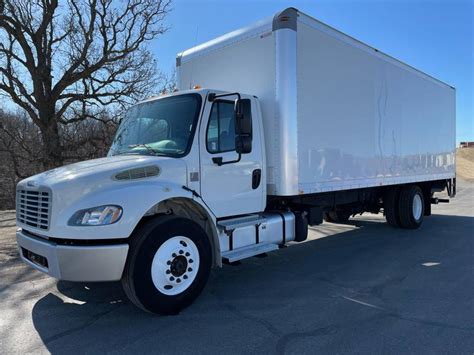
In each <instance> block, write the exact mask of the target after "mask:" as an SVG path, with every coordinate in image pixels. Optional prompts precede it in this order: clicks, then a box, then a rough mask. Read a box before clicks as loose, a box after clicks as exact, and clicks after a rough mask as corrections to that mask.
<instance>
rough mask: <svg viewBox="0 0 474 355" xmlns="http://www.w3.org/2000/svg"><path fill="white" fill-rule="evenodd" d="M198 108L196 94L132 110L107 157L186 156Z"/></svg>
mask: <svg viewBox="0 0 474 355" xmlns="http://www.w3.org/2000/svg"><path fill="white" fill-rule="evenodd" d="M200 108H201V96H200V95H198V94H185V95H180V96H171V97H167V98H163V99H159V100H155V101H150V102H144V103H141V104H138V105H136V106H133V107H132V108H131V109H130V110H129V111H128V112H127V113H126V115H125V118H124V119H123V121H122V123H121V124H120V126H119V128H118V130H117V134H116V135H115V138H114V141H113V142H112V146H111V148H110V152H109V155H119V154H144V155H160V156H170V157H182V156H184V155H186V154H187V153H188V151H189V149H190V148H191V144H192V141H193V134H194V131H195V127H196V122H197V120H198V116H199V111H200Z"/></svg>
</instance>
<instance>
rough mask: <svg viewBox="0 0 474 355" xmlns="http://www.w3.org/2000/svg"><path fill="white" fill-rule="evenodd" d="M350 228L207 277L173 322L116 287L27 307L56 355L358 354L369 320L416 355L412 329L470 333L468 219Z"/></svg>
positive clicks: (74, 287) (473, 225) (69, 292)
mask: <svg viewBox="0 0 474 355" xmlns="http://www.w3.org/2000/svg"><path fill="white" fill-rule="evenodd" d="M348 225H349V227H352V228H353V229H351V230H349V231H342V232H338V231H341V229H343V228H344V226H339V225H335V224H327V223H325V224H323V225H322V226H318V227H316V228H315V229H316V230H318V231H319V230H322V231H323V233H327V234H328V235H330V237H327V238H320V239H315V240H310V241H307V242H305V243H299V244H294V245H291V246H290V247H288V248H286V249H284V250H280V251H279V252H275V253H272V254H269V255H268V257H266V258H251V259H248V260H244V261H243V262H242V264H241V265H239V266H224V268H223V269H222V270H215V271H213V273H212V274H211V277H210V280H209V283H208V285H207V287H206V288H205V290H204V292H203V294H202V295H201V296H200V297H199V298H198V300H197V301H196V302H195V303H194V304H193V305H191V307H190V308H188V309H186V310H184V311H183V312H181V314H179V315H177V316H171V317H160V316H155V315H152V314H148V313H145V312H143V311H141V310H139V309H137V308H135V307H134V306H133V305H132V304H131V303H130V302H129V301H128V300H127V298H126V296H125V294H124V293H123V291H122V289H121V285H120V283H71V282H64V281H60V282H58V283H57V291H58V292H57V294H55V293H49V294H47V295H46V296H44V297H43V298H41V299H40V300H39V301H38V302H37V303H36V304H35V305H34V308H33V311H32V320H33V324H34V327H35V329H36V331H37V332H38V334H39V336H40V337H41V339H42V341H43V343H44V345H45V346H46V347H47V349H48V350H49V351H50V352H52V353H56V352H62V353H64V352H66V351H73V352H99V351H100V352H102V351H127V352H134V351H147V352H149V351H158V349H159V351H160V352H165V353H169V352H217V351H219V350H221V351H226V350H227V351H229V352H236V351H237V352H238V351H239V349H243V348H242V346H244V345H245V348H246V349H249V350H251V351H272V352H275V351H278V352H285V351H296V350H297V348H295V346H297V345H298V344H300V341H306V342H310V343H311V349H312V350H313V351H317V350H318V347H317V344H320V343H321V342H320V341H319V340H318V339H319V338H321V337H324V339H325V340H324V342H323V343H324V344H326V343H327V341H329V340H330V341H331V344H333V345H334V346H335V347H336V348H326V350H331V351H334V350H340V351H342V350H343V348H340V349H338V348H337V346H339V345H338V342H339V341H342V339H344V337H345V334H346V335H347V334H351V337H350V340H346V344H345V346H347V341H350V342H354V344H353V346H357V345H358V344H357V343H358V342H360V341H362V340H361V339H360V338H359V337H358V335H360V337H363V336H364V334H365V332H369V333H370V327H374V326H372V325H368V324H367V323H365V325H364V326H363V327H361V326H360V324H361V323H364V322H366V321H367V319H368V318H371V317H374V319H376V320H377V322H376V328H375V329H373V331H374V332H375V333H380V332H382V330H381V329H383V332H385V336H386V337H394V338H396V337H398V336H399V335H397V334H391V332H395V331H396V330H395V329H396V328H394V327H392V326H389V327H385V326H384V323H383V322H388V321H390V320H391V322H408V323H407V324H408V325H406V326H405V328H406V329H405V330H404V334H405V335H404V337H405V341H406V342H407V344H410V343H411V342H413V346H414V348H410V349H411V350H414V351H415V352H416V350H417V349H418V350H422V349H423V348H418V347H417V346H418V345H416V344H418V343H417V341H418V340H417V336H416V331H415V330H416V329H418V328H416V327H417V326H420V324H421V325H427V326H428V328H429V329H428V330H426V329H425V331H424V333H423V334H424V336H425V337H426V339H428V340H429V339H431V337H432V338H433V339H432V341H435V342H436V341H440V339H439V334H438V332H439V328H440V327H441V328H446V329H448V330H450V331H461V332H465V331H466V330H467V331H468V333H470V334H472V332H473V331H474V324H473V321H472V319H473V315H472V314H469V312H466V311H465V310H466V309H472V307H471V306H472V292H473V291H474V280H473V277H472V275H473V274H472V272H473V261H472V259H473V258H472V257H473V251H474V238H473V237H474V236H473V230H474V217H467V216H466V217H464V216H447V215H433V216H432V217H430V218H428V219H427V220H426V221H425V223H424V225H423V226H422V228H421V229H420V230H418V231H407V230H398V229H394V228H391V227H389V226H387V225H386V224H385V223H382V220H381V219H378V220H362V219H356V220H353V221H351V222H349V223H348ZM346 227H347V226H346ZM460 284H461V285H462V287H460ZM420 299H422V300H423V302H420V301H419V300H420ZM446 302H448V304H449V306H443V307H441V304H442V305H445V304H446ZM470 304H471V306H469V305H470ZM433 309H437V310H438V309H441V311H439V312H438V311H437V312H433ZM411 327H413V331H412V334H407V332H409V330H410V329H411ZM430 327H432V329H431V328H430ZM362 329H364V330H362ZM359 333H360V334H359ZM468 333H466V335H468ZM179 334H187V336H182V337H178V338H177V335H179ZM437 337H438V338H437ZM328 339H329V340H328ZM152 349H155V350H152ZM345 349H348V348H347V347H346V348H345ZM319 350H324V349H323V348H321V349H319ZM425 350H426V349H425Z"/></svg>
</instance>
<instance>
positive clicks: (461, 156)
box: [456, 147, 474, 181]
mask: <svg viewBox="0 0 474 355" xmlns="http://www.w3.org/2000/svg"><path fill="white" fill-rule="evenodd" d="M456 175H457V176H459V177H461V178H463V179H465V180H470V181H474V147H471V148H459V149H458V150H457V152H456Z"/></svg>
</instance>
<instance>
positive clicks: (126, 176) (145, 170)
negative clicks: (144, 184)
mask: <svg viewBox="0 0 474 355" xmlns="http://www.w3.org/2000/svg"><path fill="white" fill-rule="evenodd" d="M159 174H160V168H158V167H157V166H155V165H150V166H144V167H140V168H134V169H129V170H124V171H121V172H120V173H118V174H115V176H114V179H115V180H136V179H145V178H149V177H153V176H158V175H159Z"/></svg>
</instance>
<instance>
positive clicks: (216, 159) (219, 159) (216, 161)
mask: <svg viewBox="0 0 474 355" xmlns="http://www.w3.org/2000/svg"><path fill="white" fill-rule="evenodd" d="M238 154H239V157H238V158H237V159H235V160H229V161H223V160H222V157H214V158H212V162H213V163H214V164H217V166H222V165H226V164H234V163H238V162H239V161H240V160H241V159H242V154H241V153H238Z"/></svg>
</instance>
